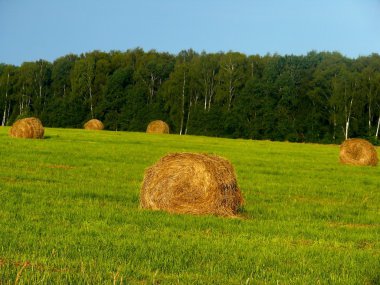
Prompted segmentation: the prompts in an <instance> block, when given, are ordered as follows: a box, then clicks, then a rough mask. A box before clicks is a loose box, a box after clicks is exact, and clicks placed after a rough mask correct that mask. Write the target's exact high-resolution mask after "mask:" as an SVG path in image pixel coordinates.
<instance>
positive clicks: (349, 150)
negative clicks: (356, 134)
mask: <svg viewBox="0 0 380 285" xmlns="http://www.w3.org/2000/svg"><path fill="white" fill-rule="evenodd" d="M339 158H340V162H341V163H344V164H351V165H371V166H376V165H377V161H378V159H377V152H376V149H375V147H374V146H373V145H372V144H371V143H370V142H368V141H366V140H363V139H348V140H345V141H344V142H343V143H342V144H341V145H340V154H339Z"/></svg>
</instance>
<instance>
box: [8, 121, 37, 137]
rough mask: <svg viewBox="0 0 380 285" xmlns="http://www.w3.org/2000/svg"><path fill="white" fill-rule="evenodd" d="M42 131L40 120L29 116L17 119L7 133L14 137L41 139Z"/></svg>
mask: <svg viewBox="0 0 380 285" xmlns="http://www.w3.org/2000/svg"><path fill="white" fill-rule="evenodd" d="M44 132H45V130H44V127H43V126H42V123H41V121H40V120H39V119H37V118H34V117H30V118H24V119H20V120H17V121H16V122H15V123H14V124H13V125H12V127H11V129H10V130H9V135H10V136H11V137H14V138H27V139H42V138H43V137H44Z"/></svg>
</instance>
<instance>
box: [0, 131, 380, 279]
mask: <svg viewBox="0 0 380 285" xmlns="http://www.w3.org/2000/svg"><path fill="white" fill-rule="evenodd" d="M8 130H9V128H7V127H5V128H4V127H3V128H0V284H380V166H378V167H353V166H346V165H341V164H340V163H339V146H336V145H317V144H294V143H281V142H269V141H254V140H231V139H221V138H207V137H195V136H178V135H148V134H145V133H127V132H111V131H101V132H96V131H84V130H74V129H49V128H47V129H45V136H46V138H45V139H43V140H30V139H12V138H10V137H8ZM169 152H204V153H212V154H217V155H220V156H223V157H225V158H227V159H228V160H230V161H231V162H232V164H233V165H234V167H235V171H236V174H237V178H238V183H239V186H240V188H241V190H242V192H243V195H244V198H245V205H244V210H243V213H242V214H241V216H242V217H241V218H236V219H231V218H221V217H215V216H191V215H173V214H168V213H165V212H158V211H155V212H153V211H147V210H141V209H139V191H140V186H141V183H142V180H143V175H144V170H145V169H146V168H147V167H148V166H150V165H152V164H153V163H155V162H156V161H157V160H158V159H159V158H160V157H162V156H163V155H165V154H167V153H169ZM378 152H379V153H380V150H379V149H378Z"/></svg>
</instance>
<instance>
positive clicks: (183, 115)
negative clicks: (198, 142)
mask: <svg viewBox="0 0 380 285" xmlns="http://www.w3.org/2000/svg"><path fill="white" fill-rule="evenodd" d="M185 86H186V72H183V85H182V109H181V126H180V129H179V134H180V135H182V129H183V121H184V117H185Z"/></svg>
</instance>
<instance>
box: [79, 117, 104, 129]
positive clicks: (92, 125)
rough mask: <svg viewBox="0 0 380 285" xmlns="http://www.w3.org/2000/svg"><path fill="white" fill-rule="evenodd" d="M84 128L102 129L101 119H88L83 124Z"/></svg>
mask: <svg viewBox="0 0 380 285" xmlns="http://www.w3.org/2000/svg"><path fill="white" fill-rule="evenodd" d="M84 128H85V129H86V130H98V131H101V130H103V129H104V125H103V123H102V122H101V121H99V120H97V119H92V120H89V121H88V122H87V123H85V124H84Z"/></svg>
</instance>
